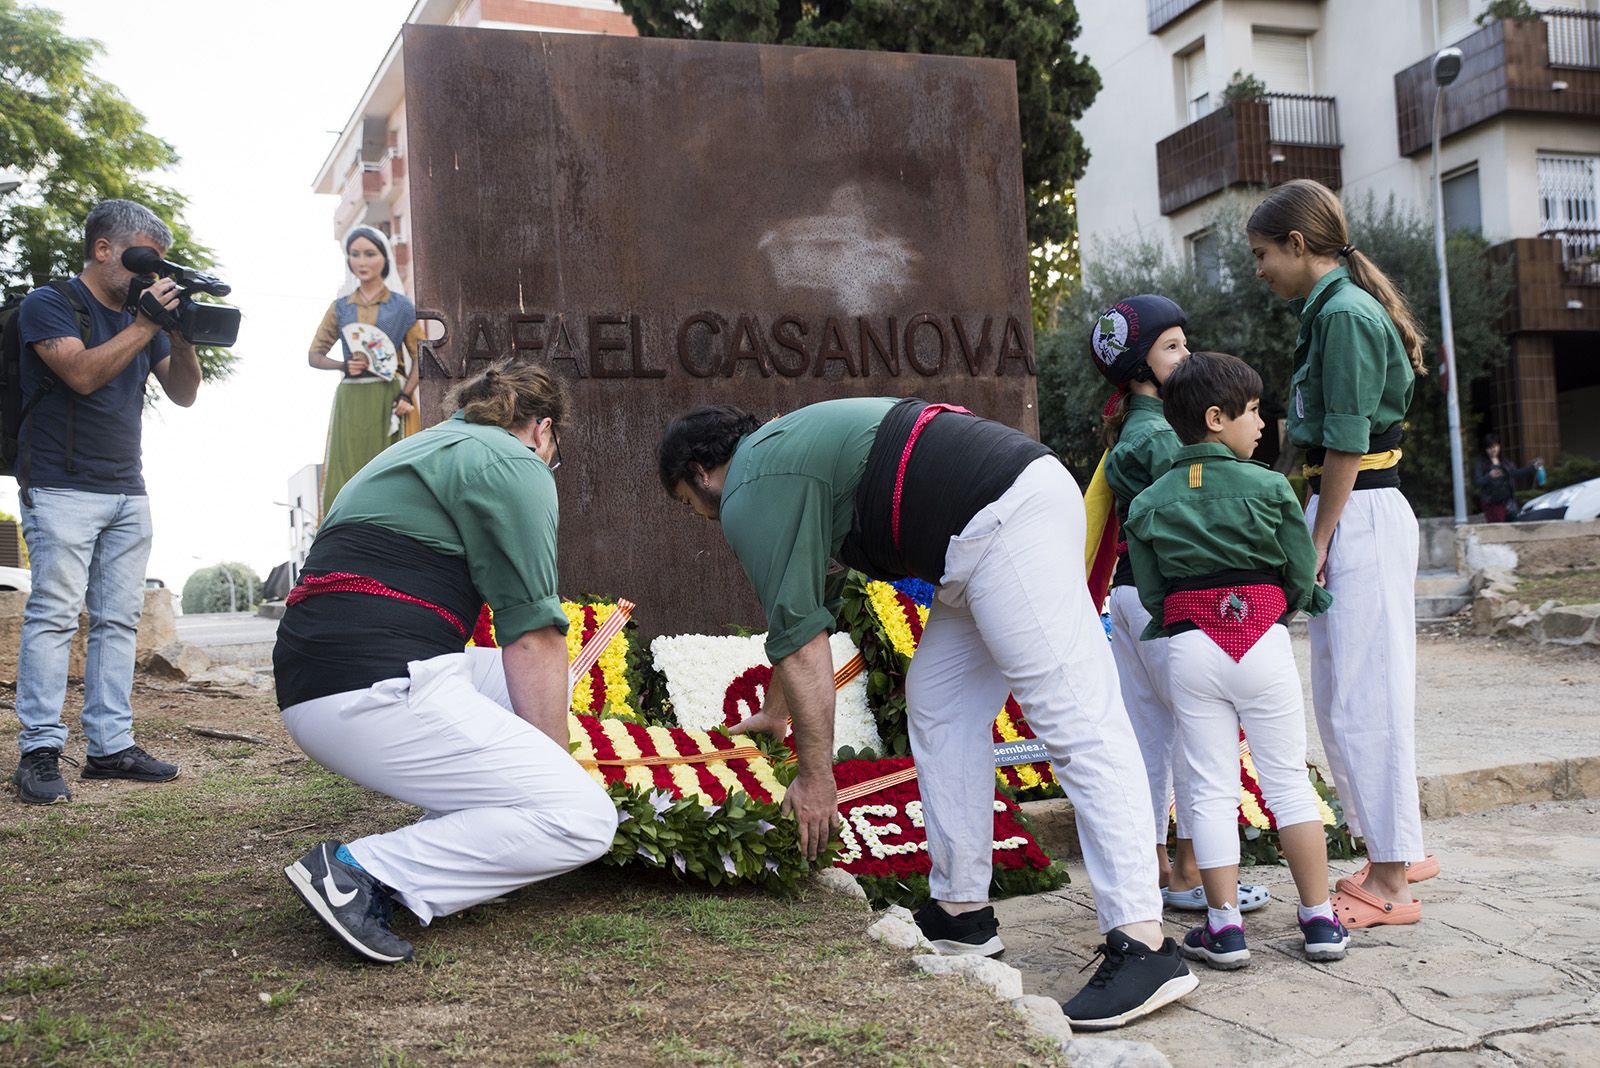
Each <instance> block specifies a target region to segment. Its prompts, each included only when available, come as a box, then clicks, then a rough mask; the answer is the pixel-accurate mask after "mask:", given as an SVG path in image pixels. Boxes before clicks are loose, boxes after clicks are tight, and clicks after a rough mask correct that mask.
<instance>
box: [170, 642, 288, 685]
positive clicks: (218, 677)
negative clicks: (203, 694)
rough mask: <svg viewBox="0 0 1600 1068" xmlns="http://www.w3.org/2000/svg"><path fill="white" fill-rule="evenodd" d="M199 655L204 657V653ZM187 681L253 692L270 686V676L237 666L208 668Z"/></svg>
mask: <svg viewBox="0 0 1600 1068" xmlns="http://www.w3.org/2000/svg"><path fill="white" fill-rule="evenodd" d="M200 655H201V656H204V655H205V653H204V652H203V651H202V652H201V654H200ZM208 663H209V661H208ZM189 681H190V682H194V683H205V684H207V685H210V686H224V687H228V688H230V689H240V688H243V687H249V688H251V689H255V690H264V689H267V688H268V687H270V686H271V685H272V678H271V676H269V675H263V674H261V673H260V672H258V671H252V670H250V669H249V668H247V667H240V666H239V665H238V664H218V665H216V666H215V667H209V666H208V667H206V668H204V669H202V670H200V671H198V672H196V673H194V674H192V675H190V676H189Z"/></svg>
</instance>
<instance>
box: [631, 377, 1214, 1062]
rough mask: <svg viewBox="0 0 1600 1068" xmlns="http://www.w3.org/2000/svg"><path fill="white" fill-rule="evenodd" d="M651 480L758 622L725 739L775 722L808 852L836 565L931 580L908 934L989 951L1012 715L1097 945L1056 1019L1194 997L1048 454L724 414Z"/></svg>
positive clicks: (828, 741) (832, 815) (1001, 429)
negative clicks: (1091, 905)
mask: <svg viewBox="0 0 1600 1068" xmlns="http://www.w3.org/2000/svg"><path fill="white" fill-rule="evenodd" d="M658 468H659V469H658V473H659V475H660V477H661V484H662V486H663V487H664V488H665V489H666V490H667V492H668V493H671V494H672V495H673V496H674V497H676V498H677V499H678V500H679V501H681V502H682V503H683V504H684V505H685V506H686V507H688V508H689V509H691V510H692V511H694V512H695V513H696V514H697V515H700V516H702V517H704V518H706V519H711V520H714V521H719V522H720V523H721V524H722V531H723V534H724V535H725V536H726V538H727V540H728V545H729V547H730V548H732V549H733V552H734V555H735V556H736V557H738V559H739V563H740V565H741V566H742V567H743V568H744V571H745V574H746V575H747V576H749V578H750V582H751V584H752V585H753V586H754V587H755V590H756V594H757V595H758V596H759V597H760V599H761V603H762V606H763V608H764V609H765V611H766V616H767V624H768V634H767V655H768V657H769V658H770V659H771V660H772V662H773V665H774V670H773V685H772V686H771V687H770V688H769V689H768V691H767V704H766V707H765V708H763V709H762V710H761V713H760V718H759V719H755V718H752V720H750V721H747V722H746V727H747V728H754V729H770V730H772V731H773V732H774V733H778V734H781V733H782V731H783V725H784V721H785V719H792V720H793V721H794V732H795V742H796V750H797V755H798V758H799V762H800V768H799V774H798V775H797V777H796V778H795V780H794V782H793V783H792V784H791V785H790V787H789V790H788V794H787V796H786V797H785V799H784V805H785V808H786V810H788V811H790V812H791V813H792V814H793V815H794V817H795V819H796V820H797V821H798V822H799V825H800V837H801V844H802V847H803V848H804V849H805V851H806V853H807V855H808V856H813V857H814V856H815V855H816V854H817V853H818V852H819V851H820V850H821V849H822V847H823V846H824V845H825V844H826V842H827V841H828V839H829V838H830V837H831V836H832V834H833V829H834V826H835V824H836V823H837V820H838V808H837V805H838V798H837V792H836V790H835V788H834V781H833V772H832V758H833V755H834V750H833V713H834V689H833V663H832V658H831V656H830V655H829V649H828V635H829V633H830V632H831V631H833V630H834V628H835V626H836V621H835V610H836V608H837V597H838V593H839V590H840V587H841V586H842V584H843V578H844V570H845V568H847V567H849V568H855V569H857V570H860V571H862V572H864V573H866V574H867V575H869V576H870V577H873V578H882V579H896V578H904V577H906V576H915V577H917V578H920V579H924V580H926V581H928V582H932V583H935V584H937V585H938V587H939V590H938V594H937V596H936V598H935V601H934V605H933V609H932V611H931V612H930V614H929V616H928V623H927V626H926V627H925V628H924V629H923V634H922V642H921V645H920V646H919V648H918V651H917V655H916V657H915V658H914V659H913V660H912V662H911V669H910V672H909V674H908V676H907V679H906V700H907V707H908V723H909V728H910V735H911V748H912V752H913V754H914V755H915V757H916V761H917V767H918V781H919V788H920V791H921V794H922V802H923V811H924V815H925V819H926V826H927V834H928V853H929V857H930V860H931V862H932V871H931V872H930V874H929V888H930V891H931V893H932V897H933V901H931V902H930V903H929V904H928V905H927V906H926V907H924V908H923V909H921V910H920V911H919V912H918V913H917V923H918V925H919V926H920V927H921V928H922V930H923V933H924V934H926V935H927V936H928V939H929V941H931V942H932V943H933V945H934V947H935V948H936V949H938V950H939V951H940V952H944V953H972V954H983V955H994V954H996V953H999V952H1000V951H1001V950H1002V949H1003V948H1004V946H1003V945H1002V943H1001V941H1000V937H999V925H998V924H997V923H996V922H995V918H994V910H993V909H992V908H989V907H988V904H987V902H988V895H989V883H990V878H991V866H992V863H993V860H992V855H993V837H994V814H993V808H992V805H993V801H994V752H993V747H992V742H991V737H990V728H991V724H992V723H993V721H994V717H995V713H996V711H997V710H998V709H999V708H1000V707H1001V705H1002V704H1003V703H1004V702H1005V698H1006V694H1007V693H1008V692H1009V693H1012V694H1014V695H1015V696H1016V698H1017V700H1018V702H1019V703H1020V704H1021V705H1022V708H1023V710H1024V712H1025V713H1026V715H1027V717H1028V723H1029V724H1030V725H1031V726H1032V727H1033V729H1034V731H1035V733H1036V735H1037V736H1038V738H1039V740H1040V741H1041V742H1043V743H1044V744H1045V746H1046V747H1047V748H1048V749H1049V751H1050V755H1051V759H1052V760H1053V761H1054V763H1055V767H1056V771H1057V773H1058V775H1059V777H1060V778H1061V781H1062V783H1063V784H1064V785H1065V787H1066V789H1067V793H1068V795H1069V796H1070V797H1071V798H1072V801H1073V805H1074V807H1075V808H1076V810H1077V813H1078V829H1079V835H1080V838H1081V841H1082V844H1083V852H1084V860H1085V864H1086V866H1087V867H1088V869H1089V879H1090V882H1091V883H1092V884H1093V886H1094V892H1095V906H1096V911H1097V913H1098V918H1099V924H1100V930H1101V932H1102V933H1104V934H1105V935H1106V939H1105V944H1104V945H1103V946H1102V947H1100V949H1099V950H1098V951H1097V952H1098V953H1100V954H1102V957H1103V959H1102V961H1101V964H1100V968H1099V970H1098V971H1096V973H1095V976H1094V978H1093V979H1092V980H1091V981H1090V982H1089V984H1088V985H1087V986H1085V987H1084V989H1083V990H1082V991H1080V992H1079V993H1078V995H1077V996H1076V997H1074V998H1073V999H1072V1000H1071V1001H1069V1002H1068V1003H1067V1004H1066V1005H1065V1006H1063V1009H1064V1011H1065V1013H1066V1015H1067V1016H1068V1017H1069V1018H1070V1019H1071V1021H1072V1025H1073V1027H1075V1028H1078V1029H1081V1030H1094V1029H1104V1028H1111V1027H1120V1026H1121V1025H1122V1024H1124V1023H1127V1022H1128V1021H1129V1020H1132V1019H1135V1018H1137V1017H1139V1016H1142V1015H1144V1014H1146V1013H1149V1012H1153V1011H1154V1010H1155V1009H1157V1008H1159V1007H1161V1006H1162V1005H1165V1004H1167V1003H1168V1002H1170V1001H1174V1000H1176V999H1177V998H1179V997H1182V996H1183V995H1184V994H1185V993H1187V992H1188V991H1190V990H1192V989H1193V988H1194V986H1195V985H1196V980H1195V978H1194V976H1193V975H1192V974H1191V973H1190V972H1189V969H1188V967H1187V966H1186V965H1185V964H1184V963H1183V961H1182V959H1181V958H1180V956H1179V954H1178V951H1177V947H1176V945H1175V944H1174V942H1173V941H1172V939H1170V938H1164V937H1163V935H1162V931H1161V927H1160V922H1159V918H1160V915H1161V897H1160V894H1159V892H1158V891H1157V888H1156V870H1155V859H1154V857H1153V856H1152V855H1151V852H1150V848H1149V827H1150V823H1151V820H1152V818H1153V817H1152V815H1151V812H1150V800H1149V794H1148V790H1147V787H1146V781H1145V772H1144V764H1143V761H1142V760H1141V758H1140V756H1139V751H1138V746H1137V743H1136V742H1135V741H1134V737H1133V730H1132V727H1131V726H1130V725H1129V722H1128V716H1127V712H1126V711H1125V710H1124V708H1123V705H1122V699H1121V695H1120V693H1119V689H1118V684H1117V675H1116V667H1115V665H1114V664H1113V663H1112V659H1111V650H1110V647H1109V646H1108V644H1107V643H1106V639H1105V633H1104V631H1103V630H1102V628H1101V625H1100V619H1099V616H1098V615H1097V614H1096V612H1095V609H1094V607H1093V606H1092V605H1091V604H1090V603H1089V595H1088V588H1087V584H1086V579H1085V575H1084V570H1083V540H1084V511H1083V499H1082V496H1081V495H1080V494H1079V492H1078V487H1077V484H1076V483H1075V482H1074V481H1073V480H1072V476H1071V475H1070V474H1069V473H1068V472H1067V470H1066V468H1064V467H1063V466H1062V465H1061V463H1060V462H1059V461H1058V460H1057V459H1056V458H1055V457H1054V456H1052V455H1051V454H1050V452H1049V450H1048V449H1046V448H1045V447H1044V446H1042V445H1040V444H1039V443H1038V442H1036V441H1034V440H1033V439H1031V438H1029V437H1027V436H1026V435H1025V434H1022V433H1020V432H1018V431H1016V430H1013V429H1011V428H1010V427H1007V426H1004V425H1002V424H999V423H995V422H991V421H989V420H987V419H979V418H976V417H974V416H973V415H972V413H970V412H968V411H966V410H965V409H962V408H955V407H953V406H951V405H942V404H928V403H927V402H925V401H921V400H916V399H908V400H902V401H896V400H894V399H892V398H855V399H848V400H833V401H825V402H823V403H821V404H813V405H811V406H809V407H806V408H801V409H800V410H798V411H795V412H792V413H790V414H788V415H786V416H783V417H782V418H780V419H775V420H773V421H772V422H769V423H767V424H765V425H762V424H761V423H760V422H759V421H758V420H756V419H755V418H754V417H753V416H751V415H750V414H749V413H747V412H743V411H741V410H739V409H737V408H733V407H728V406H715V407H707V408H699V409H696V410H694V411H692V412H689V413H687V414H686V415H684V416H683V417H681V418H679V419H677V420H675V421H674V422H673V423H672V424H671V425H670V426H669V427H668V428H667V431H666V434H665V435H664V437H663V438H662V441H661V445H660V449H659V451H658Z"/></svg>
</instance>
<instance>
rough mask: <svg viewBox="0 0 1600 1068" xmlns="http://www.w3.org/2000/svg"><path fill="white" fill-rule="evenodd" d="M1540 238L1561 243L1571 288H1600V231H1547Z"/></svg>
mask: <svg viewBox="0 0 1600 1068" xmlns="http://www.w3.org/2000/svg"><path fill="white" fill-rule="evenodd" d="M1539 236H1540V237H1542V238H1547V239H1549V240H1552V241H1557V242H1560V244H1561V269H1562V270H1563V271H1565V272H1566V275H1567V284H1568V285H1569V286H1600V230H1545V231H1542V232H1541V233H1540V234H1539Z"/></svg>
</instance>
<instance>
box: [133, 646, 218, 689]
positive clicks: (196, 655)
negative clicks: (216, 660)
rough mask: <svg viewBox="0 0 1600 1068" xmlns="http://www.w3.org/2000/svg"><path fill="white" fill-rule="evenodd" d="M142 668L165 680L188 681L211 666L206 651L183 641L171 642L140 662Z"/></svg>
mask: <svg viewBox="0 0 1600 1068" xmlns="http://www.w3.org/2000/svg"><path fill="white" fill-rule="evenodd" d="M139 666H140V667H141V668H143V669H144V671H145V672H147V673H148V674H151V675H155V676H158V677H160V678H164V679H188V678H190V677H192V676H194V675H198V674H200V673H201V672H203V671H205V670H206V669H207V668H209V667H210V666H211V658H210V657H208V656H206V653H205V650H204V649H202V648H200V647H199V646H198V645H195V644H194V643H192V642H186V641H183V640H182V639H178V640H176V641H170V642H168V643H167V644H166V645H163V646H162V647H161V648H159V649H156V650H154V651H153V652H151V653H150V654H149V655H147V656H146V657H144V659H143V660H141V661H140V665H139Z"/></svg>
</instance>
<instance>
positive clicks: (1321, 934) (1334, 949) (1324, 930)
mask: <svg viewBox="0 0 1600 1068" xmlns="http://www.w3.org/2000/svg"><path fill="white" fill-rule="evenodd" d="M1300 933H1301V934H1302V935H1303V936H1304V937H1305V940H1306V959H1307V960H1344V947H1345V946H1347V945H1349V944H1350V932H1349V931H1347V930H1345V927H1344V924H1342V923H1340V922H1339V921H1338V920H1337V919H1331V920H1330V919H1328V918H1327V917H1326V916H1313V917H1311V918H1310V919H1309V920H1301V921H1300Z"/></svg>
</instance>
